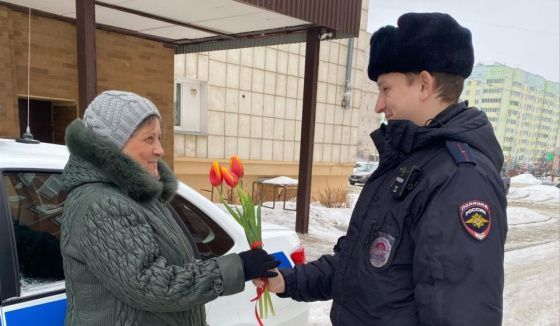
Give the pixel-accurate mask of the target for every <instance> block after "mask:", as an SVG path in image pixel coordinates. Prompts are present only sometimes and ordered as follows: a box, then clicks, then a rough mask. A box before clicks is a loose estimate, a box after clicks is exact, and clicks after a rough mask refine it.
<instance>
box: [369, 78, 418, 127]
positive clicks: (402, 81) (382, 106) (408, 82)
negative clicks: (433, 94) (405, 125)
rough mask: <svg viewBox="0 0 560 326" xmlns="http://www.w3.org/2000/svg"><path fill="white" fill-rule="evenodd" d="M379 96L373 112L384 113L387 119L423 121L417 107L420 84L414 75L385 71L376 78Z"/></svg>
mask: <svg viewBox="0 0 560 326" xmlns="http://www.w3.org/2000/svg"><path fill="white" fill-rule="evenodd" d="M377 87H379V97H378V98H377V103H376V105H375V112H377V113H385V118H387V120H410V121H412V122H414V123H416V124H417V125H423V124H424V123H425V121H422V120H423V119H424V118H423V117H422V116H421V109H420V108H419V105H420V99H421V97H420V96H421V90H422V85H421V82H420V81H419V78H417V77H416V76H415V75H412V74H409V75H405V74H403V73H387V74H383V75H381V76H379V78H378V79H377Z"/></svg>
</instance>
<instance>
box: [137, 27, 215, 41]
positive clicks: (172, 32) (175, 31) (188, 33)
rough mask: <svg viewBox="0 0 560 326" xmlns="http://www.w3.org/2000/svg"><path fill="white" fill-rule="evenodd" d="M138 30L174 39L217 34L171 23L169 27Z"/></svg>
mask: <svg viewBox="0 0 560 326" xmlns="http://www.w3.org/2000/svg"><path fill="white" fill-rule="evenodd" d="M138 32H140V33H143V34H149V35H155V36H161V37H166V38H169V39H174V40H180V39H196V38H202V37H211V36H216V34H210V33H206V32H201V31H198V30H195V29H191V28H186V27H182V26H177V25H171V26H168V27H161V28H153V29H144V30H139V31H138Z"/></svg>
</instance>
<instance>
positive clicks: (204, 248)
mask: <svg viewBox="0 0 560 326" xmlns="http://www.w3.org/2000/svg"><path fill="white" fill-rule="evenodd" d="M171 207H172V208H173V210H174V211H175V212H176V213H177V214H178V215H179V217H180V218H181V220H182V221H183V223H185V225H186V226H187V228H188V229H189V231H190V233H191V235H192V237H193V239H194V242H195V243H196V247H197V248H198V251H199V253H200V258H201V259H203V260H206V259H210V258H214V257H217V256H221V255H223V254H225V253H226V252H227V251H228V250H229V249H231V248H232V247H233V244H234V242H233V239H232V238H231V237H230V236H229V234H228V233H227V232H226V231H225V230H224V229H222V228H221V227H220V226H219V225H218V224H217V223H216V222H214V220H212V219H211V218H210V217H208V216H207V215H206V214H204V213H203V212H202V211H201V210H199V209H198V208H197V207H196V206H195V205H193V204H192V203H190V202H189V201H187V200H186V199H184V198H183V197H180V196H175V198H173V200H172V201H171Z"/></svg>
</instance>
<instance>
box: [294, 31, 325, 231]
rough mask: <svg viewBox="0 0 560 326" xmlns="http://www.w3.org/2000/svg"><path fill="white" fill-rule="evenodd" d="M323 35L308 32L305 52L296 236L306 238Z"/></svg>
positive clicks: (316, 32) (317, 32)
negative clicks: (321, 37)
mask: <svg viewBox="0 0 560 326" xmlns="http://www.w3.org/2000/svg"><path fill="white" fill-rule="evenodd" d="M320 34H321V29H320V28H312V29H309V30H307V41H306V48H305V76H304V81H303V109H302V117H301V146H300V151H299V176H298V193H297V202H296V232H298V233H304V234H306V233H307V232H308V229H309V203H310V199H311V175H312V169H313V143H314V138H315V112H316V106H317V80H318V75H319V48H320V40H319V36H320Z"/></svg>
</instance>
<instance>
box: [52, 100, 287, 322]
mask: <svg viewBox="0 0 560 326" xmlns="http://www.w3.org/2000/svg"><path fill="white" fill-rule="evenodd" d="M160 136H161V129H160V114H159V112H158V110H157V109H156V107H155V106H154V104H153V103H152V102H150V101H149V100H148V99H146V98H143V97H141V96H138V95H136V94H133V93H129V92H120V91H107V92H104V93H102V94H101V95H99V96H97V97H96V98H95V99H94V100H93V101H92V103H91V104H90V105H89V106H88V108H87V109H86V112H85V114H84V119H83V120H80V119H77V120H75V121H74V122H72V123H71V124H70V126H68V128H67V130H66V143H67V145H68V149H69V151H70V160H69V161H68V163H67V165H66V167H65V168H64V173H63V177H64V183H65V186H66V187H67V188H68V190H69V192H70V193H69V196H68V199H67V200H66V203H65V208H64V218H63V224H62V240H61V248H62V257H63V260H64V273H65V275H66V292H67V297H68V306H67V314H66V325H80V326H82V325H206V321H205V311H204V303H206V302H209V301H211V300H214V299H216V298H217V297H218V296H221V295H230V294H234V293H237V292H240V291H242V290H243V288H244V284H245V281H246V280H250V279H255V278H261V277H270V276H275V275H276V273H275V272H272V271H269V270H271V269H273V268H275V267H276V266H277V265H278V264H279V262H278V261H276V260H274V258H273V256H270V255H268V254H267V253H266V252H265V251H264V250H249V251H246V252H242V253H240V254H229V255H225V256H222V257H218V258H216V259H210V260H207V261H200V260H196V259H195V255H194V250H196V249H195V248H193V247H192V246H191V242H190V240H191V239H189V237H190V235H189V234H186V233H185V232H184V231H183V229H182V228H181V227H180V226H179V224H178V223H182V222H181V221H178V220H176V219H174V217H173V215H172V214H171V212H170V211H169V209H168V207H167V205H166V203H167V202H168V201H169V200H171V198H172V197H173V195H174V194H175V191H176V188H177V181H176V178H175V176H174V174H173V172H172V171H171V170H170V169H169V167H168V166H167V165H166V164H165V163H164V162H163V161H162V160H161V158H162V156H163V148H162V147H161V143H160Z"/></svg>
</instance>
